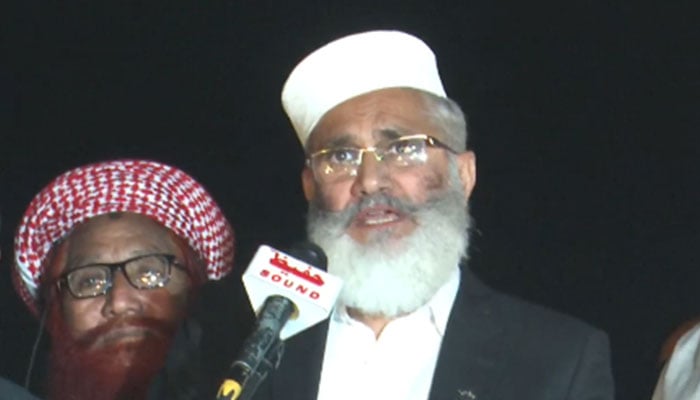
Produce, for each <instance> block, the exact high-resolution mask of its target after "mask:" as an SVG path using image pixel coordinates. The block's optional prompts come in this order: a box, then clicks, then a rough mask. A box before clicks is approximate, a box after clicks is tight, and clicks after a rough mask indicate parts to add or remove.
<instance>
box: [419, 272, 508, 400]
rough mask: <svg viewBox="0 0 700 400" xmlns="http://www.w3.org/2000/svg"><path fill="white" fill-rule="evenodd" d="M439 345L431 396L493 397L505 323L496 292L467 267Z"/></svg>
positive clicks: (442, 399) (436, 399) (451, 399)
mask: <svg viewBox="0 0 700 400" xmlns="http://www.w3.org/2000/svg"><path fill="white" fill-rule="evenodd" d="M463 271H464V273H463V274H462V279H461V283H460V290H459V292H458V293H457V297H456V299H455V303H454V305H453V308H452V312H451V313H450V319H449V320H448V323H447V329H446V331H445V337H444V338H443V342H442V346H441V347H440V355H439V357H438V362H437V366H436V368H435V374H434V376H433V383H432V387H431V391H430V396H429V399H430V400H462V399H465V400H479V399H490V398H494V395H493V392H494V391H495V390H496V389H497V386H498V381H499V380H500V376H501V374H502V368H503V365H504V362H502V359H503V357H504V352H505V349H504V346H503V343H504V342H503V335H504V330H503V328H502V326H503V324H500V323H498V320H499V318H501V313H500V310H498V309H497V307H498V303H497V302H495V301H493V292H492V291H491V289H489V288H488V287H486V286H485V285H484V284H483V283H481V281H479V279H478V278H477V277H476V276H475V275H474V274H473V273H472V272H471V271H469V269H468V268H464V269H463Z"/></svg>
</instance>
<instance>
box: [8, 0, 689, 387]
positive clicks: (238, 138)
mask: <svg viewBox="0 0 700 400" xmlns="http://www.w3.org/2000/svg"><path fill="white" fill-rule="evenodd" d="M657 3H658V4H656V5H650V4H645V3H643V2H632V1H630V2H627V3H625V2H602V1H599V2H534V3H533V2H512V3H504V2H500V3H496V2H489V1H480V2H476V1H475V2H469V1H463V2H457V1H455V2H430V1H423V2H418V1H387V2H380V1H373V2H365V1H355V2H346V3H340V2H337V3H332V2H327V1H305V2H281V1H280V2H264V1H259V2H244V1H218V2H191V3H189V2H188V3H186V2H177V3H176V2H146V1H121V2H89V1H82V2H48V1H46V2H38V1H32V0H28V1H23V2H4V3H2V5H0V28H1V29H2V31H0V33H1V34H2V53H1V54H0V57H2V58H0V106H1V107H0V139H1V140H0V155H1V156H2V157H1V158H0V207H1V208H2V214H3V229H2V232H1V233H0V235H1V236H0V238H1V239H2V240H1V242H0V245H1V247H2V254H3V258H2V261H1V262H2V270H4V271H5V273H3V274H0V290H1V294H0V296H2V297H1V299H0V311H1V314H0V374H2V375H5V376H9V377H10V378H12V379H15V380H21V377H22V374H23V371H24V369H25V368H26V364H27V361H28V359H29V354H30V348H31V343H32V340H33V337H34V333H35V331H36V324H35V322H34V321H33V319H32V318H31V317H30V316H29V315H28V314H27V313H26V311H25V309H24V308H23V306H22V305H21V304H20V302H19V300H18V299H17V298H16V295H15V293H14V291H13V290H12V289H11V285H10V283H9V273H8V271H9V268H10V265H11V254H12V245H11V243H12V236H13V233H14V232H13V231H14V229H15V227H16V226H17V224H18V222H19V218H20V215H21V214H22V213H23V211H24V208H25V207H26V205H27V204H28V203H29V201H30V200H31V198H32V197H33V196H34V194H35V193H36V192H38V191H39V190H40V189H41V188H42V187H43V186H44V185H45V184H46V183H48V181H49V180H50V179H52V178H53V177H54V176H56V175H58V174H59V173H61V172H63V171H64V170H67V169H69V168H72V167H75V166H77V165H80V164H84V163H87V162H92V161H97V160H103V159H111V158H122V157H145V158H150V159H156V160H160V161H163V162H166V163H170V164H173V165H176V166H178V167H180V168H182V169H184V170H185V171H187V172H189V173H190V174H192V175H193V176H195V177H196V178H197V179H198V180H200V181H201V182H203V183H204V184H205V186H207V187H208V188H209V189H210V191H211V192H212V194H213V195H214V196H215V197H216V199H217V200H218V202H219V203H220V204H221V205H222V207H223V208H224V210H225V212H226V214H227V215H228V216H229V217H230V220H231V221H232V223H233V225H234V228H235V229H236V233H237V243H238V246H237V256H236V259H237V272H238V273H241V272H242V270H243V268H244V266H245V264H246V263H247V261H248V260H249V257H250V256H251V254H252V252H253V251H254V249H255V247H256V246H257V245H258V244H260V243H263V242H264V243H270V244H273V245H276V246H284V245H286V244H289V243H291V242H294V241H295V240H296V239H297V238H299V237H301V236H302V235H303V223H304V222H303V221H304V212H305V203H304V199H303V196H302V194H301V190H300V185H299V172H300V170H301V165H302V161H303V154H302V151H301V148H300V146H299V145H298V143H297V139H296V137H295V135H294V134H293V131H292V129H291V127H290V125H289V123H288V121H287V119H286V117H285V116H284V114H283V112H282V109H281V106H280V104H279V92H280V89H281V86H282V84H283V82H284V80H285V79H286V76H287V74H288V73H289V71H291V68H292V67H293V66H294V65H295V64H296V62H298V61H299V60H300V59H301V58H302V57H303V56H304V55H305V54H307V53H308V52H309V51H311V50H313V49H315V48H316V47H318V46H320V45H322V44H324V43H325V42H327V41H329V40H331V39H334V38H336V37H339V36H342V35H344V34H348V33H353V32H357V31H362V30H368V29H376V28H397V29H402V30H407V31H410V32H412V33H414V34H416V35H418V36H420V37H422V38H423V39H424V40H425V41H426V42H427V43H428V44H429V45H430V46H431V47H432V48H433V50H434V51H435V53H436V54H437V57H438V62H439V65H440V69H441V74H442V78H443V82H444V85H445V87H446V89H447V92H448V94H449V95H450V96H451V97H452V98H454V99H455V100H457V101H458V102H459V103H460V104H461V105H462V106H463V108H464V109H465V111H466V113H467V114H468V116H469V124H470V143H471V147H472V148H473V149H474V150H475V151H476V153H477V161H478V183H477V187H476V191H475V193H474V195H473V198H472V201H471V204H472V214H473V215H474V217H475V220H476V224H477V231H476V232H475V234H474V238H473V245H472V250H471V254H472V261H471V262H472V265H473V266H474V267H475V268H476V269H477V271H478V272H479V274H480V275H481V276H482V277H483V278H484V279H485V280H486V281H487V282H489V283H490V284H491V285H493V286H495V287H498V288H501V289H504V290H506V291H509V292H511V293H515V294H517V295H519V296H521V297H524V298H527V299H530V300H533V301H536V302H539V303H543V304H545V305H548V306H549V307H551V308H554V309H557V310H561V311H564V312H567V313H569V314H573V315H575V316H577V317H579V318H582V319H584V320H586V321H588V322H590V323H592V324H594V325H596V326H598V327H600V328H602V329H604V330H606V331H607V332H608V333H609V334H610V337H611V345H612V352H613V353H612V356H613V367H614V373H615V377H616V380H617V388H618V398H620V399H638V398H648V397H649V395H650V391H651V388H652V387H653V385H654V383H655V380H656V374H657V372H658V371H657V368H658V367H657V364H656V358H657V355H658V352H659V347H660V345H661V343H662V342H663V340H664V338H665V337H666V336H667V335H668V334H669V333H670V332H671V331H672V330H673V329H674V327H676V326H678V325H679V324H680V323H682V322H683V321H685V320H687V319H690V318H693V317H695V316H697V315H698V314H699V312H698V303H697V295H696V293H697V284H698V272H697V271H698V266H700V264H699V262H698V261H699V260H700V254H699V253H700V251H698V247H699V246H700V224H699V222H700V221H699V220H700V218H699V214H700V213H698V211H697V208H696V206H697V204H698V200H699V199H700V195H699V194H698V190H697V189H696V187H697V186H698V183H699V182H700V179H699V178H698V177H699V176H700V175H699V174H698V172H700V171H699V170H700V168H698V161H699V160H700V157H698V156H699V155H700V145H699V144H698V142H699V141H698V139H697V135H698V129H697V126H698V122H700V118H699V117H698V114H699V113H698V106H700V96H699V94H698V89H699V88H700V76H699V73H698V71H700V57H699V55H698V46H699V45H698V43H699V40H698V39H700V36H699V35H698V32H699V31H700V30H699V29H698V22H697V21H698V13H697V12H695V11H694V7H692V5H691V2H688V3H678V2H657ZM236 278H237V276H233V277H232V280H233V281H235V279H236ZM225 284H230V285H232V286H233V285H235V282H228V283H225ZM216 299H217V300H218V301H219V302H220V303H221V304H217V303H216V302H211V303H210V304H209V305H208V306H207V311H208V312H210V313H211V314H212V315H216V316H217V317H218V318H220V319H221V320H225V319H227V318H228V317H229V311H228V310H229V309H230V308H232V307H233V308H235V307H237V306H240V305H237V304H238V303H242V302H243V300H242V299H241V298H239V296H236V295H232V296H231V298H227V297H226V296H219V297H216ZM243 305H244V303H243ZM230 315H235V313H233V314H230Z"/></svg>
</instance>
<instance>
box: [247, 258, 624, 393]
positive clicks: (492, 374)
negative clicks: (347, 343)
mask: <svg viewBox="0 0 700 400" xmlns="http://www.w3.org/2000/svg"><path fill="white" fill-rule="evenodd" d="M327 328H328V324H327V322H326V323H324V324H321V325H317V326H315V327H313V328H311V329H310V330H309V331H306V332H303V333H301V334H299V335H298V336H296V337H293V338H290V339H289V341H288V343H287V344H286V349H285V354H284V358H283V359H282V362H281V364H280V367H279V369H278V370H276V371H275V372H273V373H272V374H271V375H270V376H269V377H268V379H267V380H266V381H265V382H263V384H262V385H261V387H260V388H259V390H258V391H257V393H256V396H255V400H315V399H316V397H317V393H318V382H319V377H320V368H321V362H322V360H323V352H324V346H325V337H326V332H327ZM348 390H357V395H356V398H358V399H361V398H363V397H364V396H363V393H362V388H361V387H360V386H357V385H348ZM613 398H614V385H613V379H612V372H611V368H610V356H609V344H608V339H607V336H606V335H605V334H604V333H603V332H601V331H599V330H596V329H594V328H592V327H590V326H588V325H586V324H584V323H583V322H580V321H578V320H576V319H573V318H571V317H568V316H565V315H563V314H559V313H556V312H554V311H550V310H547V309H545V308H543V307H540V306H536V305H533V304H530V303H527V302H525V301H522V300H519V299H515V298H513V297H510V296H507V295H504V294H502V293H499V292H496V291H494V290H493V289H491V288H489V287H487V286H486V285H484V284H483V283H482V282H481V281H480V280H479V279H478V278H477V277H476V276H475V275H474V274H473V273H471V272H470V271H468V270H467V271H465V273H463V274H462V279H461V284H460V290H459V292H458V294H457V298H456V299H455V304H454V306H453V309H452V312H451V314H450V318H449V321H448V324H447V328H446V333H445V336H444V338H443V343H442V346H441V350H440V355H439V358H438V362H437V366H436V370H435V374H434V377H433V383H432V387H431V391H430V400H453V399H477V400H478V399H488V400H510V399H518V400H594V399H595V400H610V399H613Z"/></svg>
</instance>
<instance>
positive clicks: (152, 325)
mask: <svg viewBox="0 0 700 400" xmlns="http://www.w3.org/2000/svg"><path fill="white" fill-rule="evenodd" d="M233 245H234V243H233V230H232V229H231V226H230V224H229V223H228V221H227V220H226V218H225V217H224V215H223V213H222V212H221V210H220V208H219V207H218V206H217V204H216V203H215V201H214V200H213V199H212V197H211V196H210V195H209V194H208V193H207V191H206V190H205V189H204V188H203V187H202V186H201V185H200V184H199V183H198V182H197V181H195V180H194V179H193V178H192V177H190V176H189V175H187V174H185V173H184V172H182V171H180V170H178V169H176V168H173V167H171V166H168V165H164V164H161V163H157V162H153V161H146V160H117V161H109V162H101V163H96V164H90V165H86V166H82V167H78V168H75V169H73V170H70V171H68V172H66V173H64V174H62V175H60V176H59V177H57V178H56V179H54V180H53V181H52V182H51V183H49V185H48V186H46V187H45V188H44V189H43V190H42V191H41V192H39V194H37V195H36V196H35V197H34V199H33V200H32V201H31V203H30V204H29V207H28V208H27V211H26V212H25V214H24V216H23V218H22V220H21V224H20V226H19V229H18V231H17V234H16V236H15V268H14V269H13V271H12V272H13V274H12V277H13V282H14V285H15V288H16V289H17V291H18V292H19V294H20V296H21V298H22V299H23V300H24V302H25V303H26V305H27V306H28V307H29V309H30V310H31V312H32V313H33V314H35V315H36V316H38V317H40V321H41V325H42V327H43V325H44V324H45V325H46V329H47V331H48V333H49V335H50V339H51V350H50V355H49V369H48V387H47V390H46V391H47V395H48V398H50V399H60V400H66V399H136V400H138V399H144V398H146V396H147V392H148V390H149V384H150V383H151V380H152V379H153V378H154V377H155V375H156V374H157V373H158V371H159V370H161V368H162V367H163V366H164V363H165V359H166V354H167V352H168V349H169V346H170V343H171V341H172V339H173V336H174V332H175V331H176V329H177V328H178V326H180V325H181V324H183V323H184V322H183V321H185V318H186V317H187V316H188V314H189V312H190V310H191V307H192V306H193V304H194V299H195V297H196V295H197V292H198V290H199V289H200V288H201V286H202V285H203V284H204V283H205V282H206V281H207V280H210V279H220V278H221V277H223V276H225V275H226V274H227V273H228V272H229V271H230V270H231V267H232V261H233V249H234V247H233ZM183 329H184V328H183ZM192 334H197V331H192Z"/></svg>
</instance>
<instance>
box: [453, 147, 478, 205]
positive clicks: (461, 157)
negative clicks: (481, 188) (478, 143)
mask: <svg viewBox="0 0 700 400" xmlns="http://www.w3.org/2000/svg"><path fill="white" fill-rule="evenodd" d="M457 167H458V168H459V178H460V180H461V181H462V187H463V189H464V195H465V197H466V198H467V200H468V199H469V197H470V196H471V194H472V191H473V190H474V185H476V154H474V152H473V151H465V152H464V153H460V154H458V155H457Z"/></svg>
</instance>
